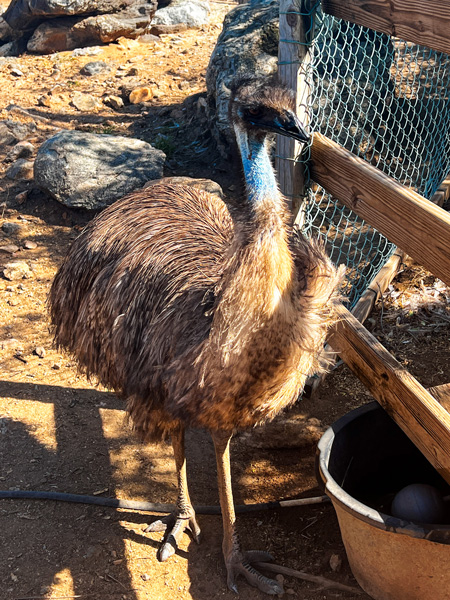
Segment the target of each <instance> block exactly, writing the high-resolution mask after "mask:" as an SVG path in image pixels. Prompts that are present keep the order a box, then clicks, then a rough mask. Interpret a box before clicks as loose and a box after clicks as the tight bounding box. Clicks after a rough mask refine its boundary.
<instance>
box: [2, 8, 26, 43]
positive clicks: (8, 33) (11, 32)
mask: <svg viewBox="0 0 450 600" xmlns="http://www.w3.org/2000/svg"><path fill="white" fill-rule="evenodd" d="M21 36H22V32H21V31H18V30H17V29H13V28H12V27H11V26H10V25H8V23H7V22H6V21H5V19H4V18H3V15H2V16H0V42H13V41H14V40H17V39H18V38H20V37H21Z"/></svg>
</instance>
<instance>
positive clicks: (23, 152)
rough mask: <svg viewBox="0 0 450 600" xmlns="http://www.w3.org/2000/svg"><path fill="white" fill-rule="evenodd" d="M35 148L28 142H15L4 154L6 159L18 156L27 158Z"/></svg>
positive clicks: (13, 158)
mask: <svg viewBox="0 0 450 600" xmlns="http://www.w3.org/2000/svg"><path fill="white" fill-rule="evenodd" d="M34 150H35V148H34V146H33V144H31V143H30V142H25V141H23V142H19V143H17V144H16V145H15V146H14V147H13V148H11V150H10V151H9V152H8V154H7V155H6V160H11V161H12V160H17V159H18V158H29V157H30V156H31V155H32V154H33V152H34Z"/></svg>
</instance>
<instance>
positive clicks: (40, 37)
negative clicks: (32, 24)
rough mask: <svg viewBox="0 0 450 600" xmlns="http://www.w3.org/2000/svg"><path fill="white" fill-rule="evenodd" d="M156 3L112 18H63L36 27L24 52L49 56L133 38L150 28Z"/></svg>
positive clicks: (111, 16) (133, 7)
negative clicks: (81, 47) (121, 38)
mask: <svg viewBox="0 0 450 600" xmlns="http://www.w3.org/2000/svg"><path fill="white" fill-rule="evenodd" d="M155 7H156V0H154V2H153V3H148V4H135V5H133V6H130V7H128V8H127V9H126V10H123V11H121V12H117V13H115V14H102V15H95V16H90V17H66V18H59V19H53V20H50V21H47V22H45V23H42V24H41V25H39V26H38V27H37V28H36V30H35V31H34V33H33V35H32V36H31V38H30V39H29V41H28V45H27V50H28V51H29V52H35V53H38V54H50V53H52V52H61V51H64V50H74V49H75V48H79V47H80V46H93V45H97V44H107V43H109V42H113V41H114V40H117V39H118V38H119V37H122V36H124V37H128V38H137V37H138V36H139V35H142V34H144V33H145V32H146V31H147V30H148V28H149V27H150V22H151V18H152V15H153V13H154V10H153V9H154V8H155Z"/></svg>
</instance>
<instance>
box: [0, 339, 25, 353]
mask: <svg viewBox="0 0 450 600" xmlns="http://www.w3.org/2000/svg"><path fill="white" fill-rule="evenodd" d="M0 348H1V349H2V350H20V351H23V346H22V344H21V343H20V342H19V340H16V338H9V339H7V340H1V341H0Z"/></svg>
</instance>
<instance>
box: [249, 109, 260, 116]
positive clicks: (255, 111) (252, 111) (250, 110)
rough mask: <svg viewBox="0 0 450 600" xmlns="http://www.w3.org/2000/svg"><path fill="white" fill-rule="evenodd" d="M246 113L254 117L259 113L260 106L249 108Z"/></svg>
mask: <svg viewBox="0 0 450 600" xmlns="http://www.w3.org/2000/svg"><path fill="white" fill-rule="evenodd" d="M248 114H249V115H252V117H256V116H258V115H260V114H261V109H260V108H249V109H248Z"/></svg>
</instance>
